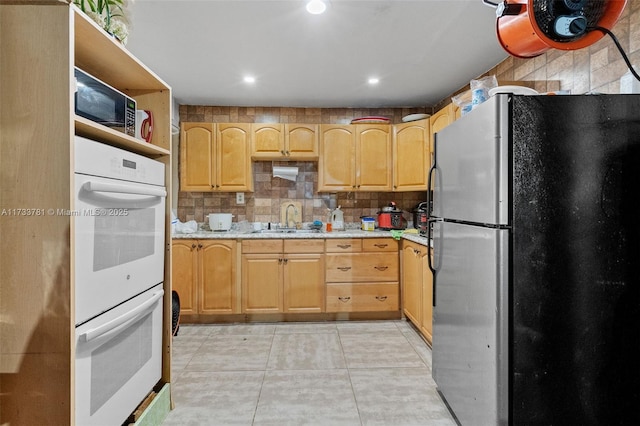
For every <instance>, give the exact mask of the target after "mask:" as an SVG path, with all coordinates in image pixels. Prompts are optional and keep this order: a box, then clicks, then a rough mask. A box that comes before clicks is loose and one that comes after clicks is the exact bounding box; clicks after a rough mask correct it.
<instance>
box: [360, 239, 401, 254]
mask: <svg viewBox="0 0 640 426" xmlns="http://www.w3.org/2000/svg"><path fill="white" fill-rule="evenodd" d="M362 251H370V252H380V251H384V252H391V251H398V242H397V241H396V240H394V239H393V238H363V239H362Z"/></svg>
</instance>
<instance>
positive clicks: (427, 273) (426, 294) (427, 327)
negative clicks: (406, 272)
mask: <svg viewBox="0 0 640 426" xmlns="http://www.w3.org/2000/svg"><path fill="white" fill-rule="evenodd" d="M421 251H422V253H423V254H422V257H421V258H422V261H421V268H422V318H421V320H420V331H421V332H422V334H423V335H424V337H425V338H426V339H427V341H428V342H429V343H431V341H432V337H433V275H432V274H431V270H430V269H429V264H428V263H427V262H428V260H427V256H431V254H427V253H429V252H430V250H429V248H427V247H422V248H421Z"/></svg>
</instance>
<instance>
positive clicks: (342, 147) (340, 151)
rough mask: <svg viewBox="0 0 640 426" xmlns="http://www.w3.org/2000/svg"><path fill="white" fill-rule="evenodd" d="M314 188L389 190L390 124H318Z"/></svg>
mask: <svg viewBox="0 0 640 426" xmlns="http://www.w3.org/2000/svg"><path fill="white" fill-rule="evenodd" d="M320 130H321V131H320V133H321V134H320V159H319V164H318V169H319V171H318V191H332V192H337V191H391V187H392V173H391V167H392V160H391V158H392V157H391V152H392V146H391V136H392V134H391V126H389V125H386V124H357V125H321V127H320Z"/></svg>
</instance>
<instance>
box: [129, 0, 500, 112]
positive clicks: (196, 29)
mask: <svg viewBox="0 0 640 426" xmlns="http://www.w3.org/2000/svg"><path fill="white" fill-rule="evenodd" d="M328 3H329V5H328V8H327V11H326V12H325V13H324V14H322V15H311V14H309V13H308V12H307V11H306V10H305V0H286V1H278V0H258V1H250V0H233V1H224V0H135V1H133V2H132V3H131V4H130V6H129V8H130V10H131V28H130V35H129V40H128V44H127V46H126V47H127V49H129V50H130V51H131V52H132V53H133V54H134V55H135V56H137V57H138V58H139V59H140V60H141V61H142V62H143V63H145V64H146V65H147V66H148V67H149V68H151V69H152V70H153V71H154V72H155V73H156V74H157V75H158V76H159V77H160V78H162V79H163V80H164V81H165V82H166V83H167V84H169V85H170V86H171V87H172V90H173V96H174V98H175V99H176V101H177V102H178V103H179V104H188V105H225V106H274V107H287V106H289V107H322V108H329V107H361V108H365V107H367V108H375V107H412V106H432V105H434V104H436V103H437V102H439V101H440V100H442V99H443V98H445V97H446V96H448V95H449V94H451V93H453V92H454V91H456V90H458V89H460V88H461V87H463V86H464V85H465V84H468V83H469V80H470V79H472V78H474V77H477V76H479V75H481V74H482V73H484V72H486V71H487V70H489V69H491V68H492V67H494V66H495V65H496V64H498V63H499V62H501V61H502V60H503V59H504V58H506V57H507V54H506V53H505V52H504V51H503V50H502V48H501V47H500V45H499V43H498V41H497V39H496V36H495V25H496V24H495V22H496V18H495V9H493V8H492V7H489V6H487V5H485V4H483V2H482V0H387V1H369V0H330V1H329V2H328ZM245 75H253V76H255V78H256V82H255V83H253V84H246V83H244V82H243V77H244V76H245ZM374 76H375V77H378V78H379V79H380V82H379V83H378V84H377V85H376V86H370V85H368V84H367V80H368V78H369V77H374Z"/></svg>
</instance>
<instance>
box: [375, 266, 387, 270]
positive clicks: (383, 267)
mask: <svg viewBox="0 0 640 426" xmlns="http://www.w3.org/2000/svg"><path fill="white" fill-rule="evenodd" d="M374 268H376V269H377V270H378V271H386V270H387V269H389V267H388V266H374Z"/></svg>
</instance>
